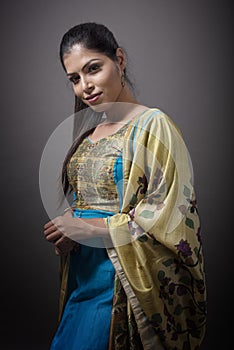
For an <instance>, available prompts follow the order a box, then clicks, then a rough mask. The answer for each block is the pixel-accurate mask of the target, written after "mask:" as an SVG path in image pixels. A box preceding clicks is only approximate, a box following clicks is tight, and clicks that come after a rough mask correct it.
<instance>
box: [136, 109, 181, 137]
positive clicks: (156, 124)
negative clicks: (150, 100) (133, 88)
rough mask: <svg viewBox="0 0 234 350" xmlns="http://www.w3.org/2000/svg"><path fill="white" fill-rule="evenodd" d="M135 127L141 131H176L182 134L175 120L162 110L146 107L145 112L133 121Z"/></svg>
mask: <svg viewBox="0 0 234 350" xmlns="http://www.w3.org/2000/svg"><path fill="white" fill-rule="evenodd" d="M133 122H134V123H133V125H134V126H135V127H137V128H141V129H145V130H148V129H154V128H156V129H159V128H163V129H165V128H166V129H168V128H169V129H176V130H177V132H179V133H180V134H181V131H180V129H179V127H178V125H176V123H175V122H174V120H173V119H172V118H171V117H170V116H169V115H168V114H167V113H165V112H164V111H163V110H162V109H159V108H156V107H155V108H153V107H146V108H145V110H144V111H143V112H141V113H139V114H138V115H137V116H136V118H134V120H133Z"/></svg>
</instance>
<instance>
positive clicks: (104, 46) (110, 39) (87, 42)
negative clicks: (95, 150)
mask: <svg viewBox="0 0 234 350" xmlns="http://www.w3.org/2000/svg"><path fill="white" fill-rule="evenodd" d="M77 44H79V45H82V46H83V47H84V48H86V49H89V50H93V51H96V52H99V53H102V54H104V55H106V56H108V57H109V58H110V59H111V60H112V61H114V62H117V56H116V50H117V48H118V47H119V45H118V43H117V41H116V39H115V37H114V35H113V33H112V32H111V31H110V30H109V29H108V28H107V27H106V26H104V25H103V24H97V23H94V22H89V23H81V24H78V25H76V26H75V27H72V28H71V29H69V30H68V31H67V32H66V33H65V34H64V36H63V38H62V41H61V43H60V50H59V55H60V60H61V63H62V66H63V68H64V70H65V71H66V68H65V65H64V55H66V54H69V53H70V52H71V51H72V48H73V47H74V45H77ZM124 74H125V80H126V82H127V83H128V85H129V86H130V87H131V88H132V87H133V86H132V83H131V81H130V80H129V78H128V76H127V72H126V69H125V70H124ZM85 109H87V105H86V104H84V103H83V101H82V100H80V99H79V98H78V97H77V96H75V109H74V111H75V113H77V112H80V111H82V110H85ZM83 112H85V111H83ZM86 112H87V113H81V114H82V116H83V118H82V116H80V113H79V116H78V117H77V116H75V118H74V130H73V137H74V139H75V141H74V143H73V145H72V146H71V148H70V150H69V151H68V153H67V156H66V158H65V160H64V163H63V168H62V185H63V191H64V194H65V195H66V194H67V192H68V190H69V187H70V186H69V182H68V177H67V165H68V163H69V161H70V159H71V157H72V155H73V154H74V153H75V151H76V149H77V148H78V146H79V145H80V143H81V142H82V141H83V139H84V138H85V137H86V136H88V134H90V133H91V132H92V131H93V130H94V129H95V126H96V125H98V124H99V123H100V121H101V118H102V114H101V113H95V112H93V111H90V108H88V109H87V111H86ZM81 119H82V120H81ZM84 120H85V123H84V122H83V121H84ZM94 120H95V122H94ZM88 121H90V123H89V122H88ZM95 123H96V124H95ZM84 125H85V126H84ZM70 190H71V188H70Z"/></svg>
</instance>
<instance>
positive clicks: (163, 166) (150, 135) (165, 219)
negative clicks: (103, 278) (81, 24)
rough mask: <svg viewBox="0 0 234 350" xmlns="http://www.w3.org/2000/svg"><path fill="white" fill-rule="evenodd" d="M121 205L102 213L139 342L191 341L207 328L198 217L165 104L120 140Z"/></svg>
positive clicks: (166, 345)
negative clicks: (117, 210)
mask: <svg viewBox="0 0 234 350" xmlns="http://www.w3.org/2000/svg"><path fill="white" fill-rule="evenodd" d="M123 169H124V174H123V176H124V183H123V191H124V193H123V195H124V197H123V205H122V210H121V212H120V213H118V214H116V215H114V216H112V217H111V218H109V219H104V220H105V224H106V226H107V227H108V228H109V230H110V235H111V238H112V241H113V245H114V248H108V249H107V250H108V253H109V257H110V259H111V260H112V262H113V264H114V266H115V268H116V271H117V274H118V277H119V278H120V280H121V282H122V284H123V287H124V289H125V292H126V294H127V296H128V298H129V301H130V303H131V307H132V309H133V312H134V314H135V318H136V321H137V324H138V328H139V332H140V335H141V339H142V343H143V346H144V349H190V350H193V349H194V350H195V349H197V347H198V346H199V344H200V343H201V341H202V339H203V337H204V331H205V321H206V312H205V307H206V303H205V298H206V293H205V281H204V271H203V256H202V248H201V236H200V222H199V217H198V213H197V207H196V200H195V195H194V191H193V174H192V168H191V163H190V158H189V155H188V152H187V149H186V146H185V144H184V142H183V139H182V137H181V134H180V132H179V131H178V129H177V127H176V126H175V125H174V123H173V122H172V121H171V120H170V118H169V117H167V116H166V115H165V114H164V113H163V112H161V111H159V110H157V109H149V110H147V111H146V112H145V113H144V114H143V115H140V116H139V118H137V119H135V118H134V120H133V122H132V123H131V124H130V126H129V127H128V129H127V132H126V134H125V141H124V147H123Z"/></svg>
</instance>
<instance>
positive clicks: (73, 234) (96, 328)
mask: <svg viewBox="0 0 234 350" xmlns="http://www.w3.org/2000/svg"><path fill="white" fill-rule="evenodd" d="M60 58H61V63H62V65H63V68H64V70H65V72H66V75H67V77H68V78H69V79H70V81H71V82H72V84H73V88H74V93H75V96H76V107H75V108H76V109H75V111H76V112H79V111H83V112H84V111H85V113H84V114H83V117H84V118H83V119H85V120H86V119H87V118H88V116H90V115H91V122H92V123H93V124H92V127H90V126H89V127H88V126H86V129H85V130H83V131H82V133H81V132H78V134H77V135H76V136H77V137H76V139H75V141H74V144H73V145H72V147H71V149H70V151H69V152H68V154H67V157H66V159H65V161H64V165H63V171H62V181H63V187H64V193H65V194H66V193H67V192H68V190H69V188H70V189H71V190H72V191H73V196H74V201H73V204H72V206H71V208H69V209H68V210H67V211H66V212H65V214H64V215H62V216H59V217H57V218H55V219H53V220H52V221H50V222H48V223H47V224H46V225H45V227H44V229H45V231H44V233H45V236H46V239H47V240H48V241H49V242H51V243H53V244H54V246H55V251H56V253H57V254H58V255H60V256H61V277H62V278H61V294H60V324H59V327H58V329H57V332H56V334H55V336H54V339H53V342H52V345H51V350H75V349H76V350H95V349H97V350H105V349H126V350H127V349H154V350H155V349H159V350H160V349H180V350H182V349H183V350H185V349H194V350H195V349H198V348H199V345H200V343H201V341H202V339H203V336H204V330H205V321H206V311H205V307H206V304H205V296H206V294H205V282H204V272H203V257H202V248H201V234H200V233H201V229H200V223H199V217H198V213H197V207H196V200H195V195H194V191H193V184H192V178H193V176H192V169H191V163H190V160H189V155H188V152H187V150H186V147H185V145H184V142H183V139H182V137H181V133H180V131H179V130H178V128H177V127H176V126H175V124H174V123H173V122H172V120H171V119H170V118H169V117H168V116H166V115H165V114H164V113H163V112H162V111H160V110H159V109H156V108H147V107H146V106H142V105H140V104H139V103H138V101H137V100H136V99H135V97H134V95H133V93H132V90H131V83H130V81H129V79H128V76H127V72H126V56H125V53H124V51H123V49H122V48H120V47H119V45H118V44H117V42H116V40H115V38H114V36H113V34H112V33H111V32H110V31H109V30H108V29H107V28H106V27H105V26H104V25H100V24H96V23H84V24H80V25H77V26H75V27H73V28H71V29H70V30H69V31H68V32H67V33H66V34H65V35H64V36H63V38H62V42H61V46H60ZM86 112H87V113H86ZM90 112H91V113H90ZM80 113H81V112H80ZM103 117H104V119H103ZM76 118H77V119H76V125H77V126H78V128H79V127H80V126H81V124H82V123H83V120H81V119H79V118H81V114H80V116H79V113H78V114H77V116H76ZM82 125H83V124H82ZM87 125H88V124H87ZM90 125H91V124H90ZM80 130H81V128H80Z"/></svg>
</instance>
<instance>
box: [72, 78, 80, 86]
mask: <svg viewBox="0 0 234 350" xmlns="http://www.w3.org/2000/svg"><path fill="white" fill-rule="evenodd" d="M79 80H80V77H78V76H74V77H71V78H70V81H71V82H72V83H73V84H77V83H78V82H79Z"/></svg>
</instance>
